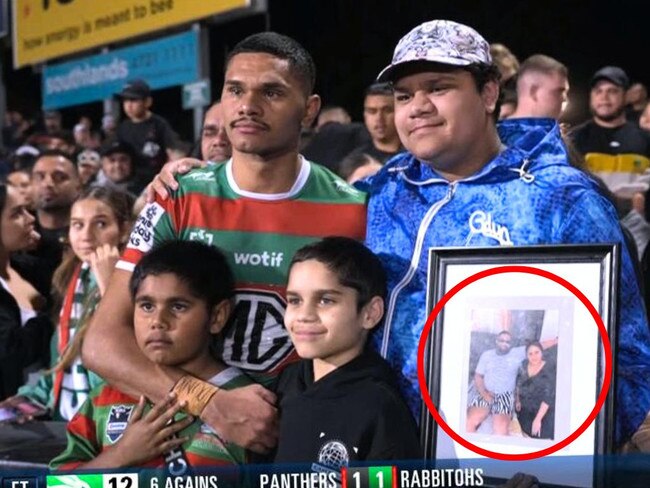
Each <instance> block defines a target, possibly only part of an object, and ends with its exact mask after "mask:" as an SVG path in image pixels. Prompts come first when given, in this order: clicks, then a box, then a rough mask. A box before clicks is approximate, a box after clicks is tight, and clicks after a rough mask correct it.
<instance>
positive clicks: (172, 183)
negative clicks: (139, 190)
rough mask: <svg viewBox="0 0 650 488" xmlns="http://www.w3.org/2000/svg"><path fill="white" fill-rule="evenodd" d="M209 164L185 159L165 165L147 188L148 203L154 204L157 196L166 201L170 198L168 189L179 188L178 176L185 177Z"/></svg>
mask: <svg viewBox="0 0 650 488" xmlns="http://www.w3.org/2000/svg"><path fill="white" fill-rule="evenodd" d="M207 164H208V163H207V162H205V161H201V160H199V159H194V158H183V159H178V160H176V161H170V162H168V163H165V165H164V166H163V167H162V169H161V170H160V173H158V174H157V175H156V176H154V178H153V180H152V181H151V183H149V184H148V185H147V188H145V192H146V195H147V203H153V201H154V200H155V199H156V194H158V195H160V198H162V199H163V200H165V199H166V198H167V197H168V196H169V191H168V190H167V188H168V187H169V188H171V189H172V190H176V189H177V188H178V182H177V181H176V175H177V174H181V175H184V174H185V173H188V172H189V171H190V170H191V169H192V168H203V167H205V166H207Z"/></svg>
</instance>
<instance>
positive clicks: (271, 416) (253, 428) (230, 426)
mask: <svg viewBox="0 0 650 488" xmlns="http://www.w3.org/2000/svg"><path fill="white" fill-rule="evenodd" d="M275 403H276V398H275V395H274V394H273V393H272V392H270V391H269V390H267V389H266V388H264V387H262V386H260V385H250V386H246V387H244V388H237V389H234V390H219V391H218V392H217V393H216V394H215V395H213V396H212V398H211V399H210V402H209V403H208V404H207V405H206V406H205V408H204V409H203V412H201V419H202V420H203V421H204V422H205V423H206V424H208V425H209V426H210V427H212V428H213V429H214V430H216V431H217V433H218V434H219V435H220V436H222V437H224V438H225V439H227V440H229V441H231V442H234V443H235V444H238V445H240V446H243V447H245V448H247V449H250V450H251V451H254V452H257V453H260V454H264V453H267V452H268V451H269V450H270V449H271V448H273V447H274V446H275V445H276V443H277V441H278V410H277V408H275Z"/></svg>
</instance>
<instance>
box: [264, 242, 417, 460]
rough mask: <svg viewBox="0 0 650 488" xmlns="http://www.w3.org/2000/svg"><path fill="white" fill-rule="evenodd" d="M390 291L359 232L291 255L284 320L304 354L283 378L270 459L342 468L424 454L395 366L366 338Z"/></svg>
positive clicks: (380, 313)
mask: <svg viewBox="0 0 650 488" xmlns="http://www.w3.org/2000/svg"><path fill="white" fill-rule="evenodd" d="M385 293H386V277H385V273H384V270H383V268H382V265H381V262H380V261H379V260H378V259H377V257H376V256H375V255H374V254H373V253H372V252H371V251H369V250H368V249H367V248H366V247H365V246H364V245H363V244H361V243H359V242H357V241H355V240H353V239H349V238H345V237H328V238H325V239H323V240H322V241H318V242H316V243H313V244H310V245H307V246H305V247H303V248H301V249H300V250H298V252H297V253H296V254H295V256H294V258H293V260H292V262H291V265H290V267H289V282H288V285H287V310H286V314H285V325H286V327H287V329H288V331H289V333H290V335H291V340H292V341H293V344H294V346H295V348H296V351H297V352H298V354H299V355H300V357H301V358H302V361H300V362H298V363H295V364H292V365H290V366H288V367H287V368H286V369H285V370H284V371H283V373H282V375H281V376H280V378H279V380H278V384H277V388H276V393H277V395H278V402H279V406H280V437H279V441H278V450H277V453H276V456H275V459H274V462H276V463H281V462H285V463H287V462H297V463H298V462H304V463H312V465H319V466H318V469H319V471H322V470H323V469H324V470H328V469H329V470H332V471H339V470H340V468H341V467H342V466H345V465H347V464H348V463H349V462H356V461H378V460H390V459H416V458H419V457H421V452H420V445H419V441H418V435H417V428H416V424H415V421H414V419H413V417H412V416H411V413H410V411H409V409H408V407H407V406H406V403H405V402H404V400H403V399H402V397H401V395H400V393H399V389H398V387H397V383H396V380H395V378H394V373H393V371H392V370H391V368H390V366H389V365H388V363H387V362H386V361H384V360H383V359H382V358H381V357H380V356H379V355H377V354H376V353H375V352H373V351H371V350H370V349H369V348H367V347H366V339H367V338H368V335H369V334H370V332H371V331H372V329H373V328H374V327H375V326H376V325H377V324H378V323H379V322H380V321H381V319H382V316H383V314H384V296H385Z"/></svg>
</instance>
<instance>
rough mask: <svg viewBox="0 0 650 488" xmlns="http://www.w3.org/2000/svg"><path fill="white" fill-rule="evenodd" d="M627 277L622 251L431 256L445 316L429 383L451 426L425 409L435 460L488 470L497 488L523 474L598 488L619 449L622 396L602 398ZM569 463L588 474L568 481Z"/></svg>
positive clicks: (440, 313)
mask: <svg viewBox="0 0 650 488" xmlns="http://www.w3.org/2000/svg"><path fill="white" fill-rule="evenodd" d="M618 267H619V248H618V245H617V244H611V245H610V244H606V245H558V246H528V247H490V248H445V249H431V250H430V254H429V283H428V291H427V293H428V304H427V308H428V310H429V312H432V311H434V310H435V311H437V316H436V318H435V321H434V322H433V325H432V328H431V330H430V333H429V334H428V336H427V337H426V344H425V354H424V378H423V380H424V381H425V383H426V387H427V389H428V393H429V395H430V403H431V405H432V406H433V407H434V408H435V411H436V412H437V413H438V414H439V415H440V418H441V419H443V421H444V427H443V425H442V424H441V425H439V424H438V422H437V421H436V419H435V418H434V416H433V415H432V413H431V411H430V410H429V408H428V407H427V401H425V402H424V404H423V414H422V421H421V427H422V429H421V432H422V443H423V446H424V451H425V456H426V457H427V458H428V459H436V460H442V459H450V458H453V459H457V460H458V462H459V464H460V466H461V467H463V465H464V463H467V464H466V465H467V466H468V467H471V466H474V467H475V466H476V462H477V461H479V460H481V462H482V463H483V464H481V465H482V466H489V468H488V469H487V470H488V471H489V472H486V473H485V476H486V477H488V478H491V479H494V480H504V479H507V478H510V477H511V476H512V475H514V474H515V473H516V472H517V471H523V472H526V473H530V474H533V475H535V476H537V477H538V478H539V479H540V481H541V482H543V483H545V484H549V485H557V486H575V487H594V486H598V484H599V481H598V480H600V479H602V476H595V475H593V476H592V473H597V472H598V470H599V468H600V467H599V466H598V465H597V464H598V456H596V455H600V454H608V453H610V452H611V450H612V448H613V424H614V422H613V409H614V395H613V394H609V395H607V398H606V399H604V398H605V397H604V394H602V395H601V393H602V390H603V384H604V381H605V379H606V376H607V375H606V366H607V364H608V363H607V361H606V359H607V358H606V355H605V347H604V342H603V339H606V340H607V339H608V341H609V344H610V346H611V352H612V355H611V357H614V348H615V344H616V341H615V327H614V324H615V317H616V295H617V276H618ZM441 305H442V306H441ZM598 317H600V319H601V320H602V324H601V325H600V326H599V325H598V320H597V318H598ZM603 326H604V329H603ZM609 366H610V373H611V375H610V378H611V383H610V390H609V391H610V392H614V391H615V388H614V384H613V378H614V376H615V375H614V374H613V371H612V369H613V361H610V362H609ZM599 399H601V401H602V400H604V404H603V407H602V408H601V409H600V410H599V411H598V414H597V416H596V418H595V420H594V421H593V422H591V423H590V424H589V425H588V426H587V424H586V422H587V420H588V419H589V418H590V416H591V415H592V414H594V415H595V407H596V405H597V403H598V400H599ZM580 428H583V429H584V430H583V432H582V433H581V434H579V435H577V436H576V433H577V431H578V430H579V429H580ZM570 437H575V438H574V439H573V440H572V441H571V442H569V443H566V445H564V446H562V447H561V448H559V449H557V446H558V444H564V443H565V441H566V440H567V438H570ZM540 452H544V456H543V457H541V456H537V454H538V453H540ZM495 453H496V455H494V454H495ZM567 456H569V457H570V458H567V460H568V459H571V460H572V462H573V463H574V464H575V460H576V459H578V460H579V462H580V463H587V464H589V466H587V469H585V466H584V465H582V466H581V467H580V469H577V470H574V471H575V476H568V475H567V472H566V471H565V470H562V469H558V468H557V463H558V462H562V460H561V459H559V458H562V457H567ZM526 458H530V459H526ZM533 458H535V459H533ZM499 459H503V460H513V459H516V460H522V462H517V463H515V462H504V461H501V462H499ZM486 461H487V463H486ZM549 462H550V463H555V464H550V465H549V464H548V463H549ZM549 466H550V469H549ZM553 466H555V467H553Z"/></svg>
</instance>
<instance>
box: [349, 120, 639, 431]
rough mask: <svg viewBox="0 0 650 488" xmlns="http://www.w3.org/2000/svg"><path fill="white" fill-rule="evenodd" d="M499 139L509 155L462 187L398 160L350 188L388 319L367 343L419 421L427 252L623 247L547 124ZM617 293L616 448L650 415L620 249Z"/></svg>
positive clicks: (534, 123) (629, 273) (607, 213)
mask: <svg viewBox="0 0 650 488" xmlns="http://www.w3.org/2000/svg"><path fill="white" fill-rule="evenodd" d="M499 135H500V137H501V140H502V142H503V143H504V144H505V145H506V149H505V150H504V151H503V152H502V153H501V154H499V155H498V156H497V157H496V158H495V159H494V160H492V161H490V162H489V163H488V164H487V165H486V166H485V167H484V168H483V169H482V170H481V171H479V172H478V173H476V174H474V175H473V176H471V177H468V178H465V179H463V180H459V181H456V182H454V183H449V182H448V181H447V180H445V179H443V178H441V177H440V176H439V175H438V174H437V173H436V172H435V171H434V170H432V169H431V167H430V166H428V165H426V164H423V163H421V162H419V161H418V160H417V159H415V158H414V157H413V156H412V155H410V154H408V153H403V154H399V155H397V156H395V157H394V158H392V159H391V160H390V161H389V162H388V163H387V164H386V166H385V167H384V168H382V170H381V171H380V172H379V173H377V174H376V175H375V176H373V177H371V178H369V179H367V180H365V181H363V182H360V183H358V184H357V186H358V187H359V188H360V189H362V190H364V191H367V192H368V193H369V195H370V199H369V205H368V228H367V237H366V239H367V245H368V246H369V247H370V248H371V249H372V250H373V251H374V252H375V253H377V254H378V255H379V257H380V258H381V260H382V262H383V263H384V266H385V267H386V271H387V274H388V289H389V298H388V303H387V312H386V319H385V323H384V327H383V329H382V330H378V331H377V333H376V334H374V337H373V343H374V345H375V346H376V347H377V349H378V350H379V351H380V352H381V353H382V355H383V356H384V357H386V358H387V359H388V360H389V362H390V363H391V364H392V365H393V367H394V368H395V370H396V371H401V373H402V375H401V376H402V377H401V380H402V385H401V386H402V387H403V391H404V393H405V394H406V397H407V400H408V403H409V405H410V407H411V409H412V411H413V413H414V415H415V416H416V418H417V419H419V418H420V417H419V412H420V398H421V396H420V391H419V387H418V380H417V345H418V341H419V337H420V334H421V331H422V328H423V326H424V323H425V322H426V318H427V317H426V305H425V304H426V286H427V261H428V259H427V249H428V248H430V247H453V246H493V245H509V244H514V245H534V244H555V243H604V242H623V235H622V232H621V229H620V225H619V223H618V219H617V215H616V213H615V210H614V208H613V206H612V205H611V204H610V202H609V201H608V200H606V199H605V198H604V197H603V196H602V195H601V194H600V193H599V191H598V189H597V188H598V187H597V184H596V183H595V182H594V181H593V180H592V179H590V178H589V177H588V176H587V175H585V174H584V173H583V172H581V171H580V170H578V169H575V168H573V167H571V166H569V165H568V162H567V161H568V156H567V152H566V148H565V146H564V144H563V143H562V141H561V138H560V132H559V127H558V125H557V124H556V123H555V122H554V121H552V120H550V119H511V120H506V121H504V122H502V123H500V124H499ZM619 285H620V286H619V297H618V300H619V301H618V303H619V325H618V352H617V368H618V369H617V371H616V381H617V383H616V384H617V394H618V398H617V410H616V426H615V432H616V439H617V442H619V443H620V442H623V441H624V440H627V439H629V437H630V436H631V435H632V434H633V433H634V431H635V430H636V429H637V428H638V427H639V425H640V424H641V422H642V421H643V419H644V418H645V416H646V414H647V413H648V411H649V410H650V381H649V378H650V332H649V329H648V324H647V319H646V315H645V310H644V306H643V304H642V301H641V296H640V292H639V287H638V283H637V280H636V277H635V273H634V268H633V265H632V261H631V260H630V256H629V254H628V252H627V250H626V249H625V247H624V246H623V252H622V260H621V274H620V283H619Z"/></svg>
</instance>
